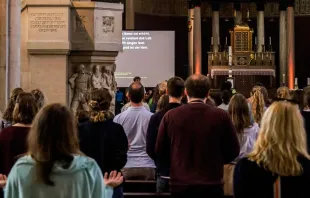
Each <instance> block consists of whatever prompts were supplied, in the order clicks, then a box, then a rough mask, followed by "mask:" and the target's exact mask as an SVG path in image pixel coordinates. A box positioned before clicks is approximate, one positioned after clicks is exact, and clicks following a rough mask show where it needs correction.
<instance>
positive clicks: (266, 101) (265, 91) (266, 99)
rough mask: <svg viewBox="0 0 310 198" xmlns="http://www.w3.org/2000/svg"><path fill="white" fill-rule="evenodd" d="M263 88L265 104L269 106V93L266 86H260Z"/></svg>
mask: <svg viewBox="0 0 310 198" xmlns="http://www.w3.org/2000/svg"><path fill="white" fill-rule="evenodd" d="M260 87H261V92H262V94H263V97H264V102H265V106H267V105H268V106H269V104H270V102H269V98H268V91H267V89H266V87H264V86H260Z"/></svg>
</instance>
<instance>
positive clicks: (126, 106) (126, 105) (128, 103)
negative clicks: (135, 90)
mask: <svg viewBox="0 0 310 198" xmlns="http://www.w3.org/2000/svg"><path fill="white" fill-rule="evenodd" d="M134 83H137V84H140V85H141V86H143V85H142V84H141V83H140V81H137V82H134ZM129 91H130V88H128V89H127V90H126V97H127V99H128V100H129V101H128V102H127V103H126V104H125V105H124V106H123V107H122V109H121V112H124V111H126V110H127V109H128V108H129V107H130V106H131V102H130V97H129ZM144 96H145V88H144V87H143V98H144ZM142 105H143V107H144V108H145V109H146V110H148V111H150V107H149V105H148V104H147V103H145V102H143V101H142Z"/></svg>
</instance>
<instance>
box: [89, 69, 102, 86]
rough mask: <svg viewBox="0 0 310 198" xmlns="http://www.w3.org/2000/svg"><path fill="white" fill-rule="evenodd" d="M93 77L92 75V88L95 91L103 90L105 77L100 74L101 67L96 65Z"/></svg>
mask: <svg viewBox="0 0 310 198" xmlns="http://www.w3.org/2000/svg"><path fill="white" fill-rule="evenodd" d="M93 71H94V72H93V75H92V86H93V88H94V89H101V88H103V82H104V81H103V75H102V73H101V72H100V66H99V65H95V66H94V69H93Z"/></svg>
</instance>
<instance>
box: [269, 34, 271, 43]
mask: <svg viewBox="0 0 310 198" xmlns="http://www.w3.org/2000/svg"><path fill="white" fill-rule="evenodd" d="M269 45H271V36H270V37H269Z"/></svg>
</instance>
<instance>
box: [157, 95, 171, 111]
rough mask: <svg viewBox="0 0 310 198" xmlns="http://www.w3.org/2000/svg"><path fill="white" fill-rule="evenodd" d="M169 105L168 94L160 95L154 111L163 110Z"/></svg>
mask: <svg viewBox="0 0 310 198" xmlns="http://www.w3.org/2000/svg"><path fill="white" fill-rule="evenodd" d="M168 105H169V95H168V94H165V95H162V96H161V97H160V99H159V101H158V104H157V109H156V112H159V111H162V110H164V109H165V108H166V107H167V106H168Z"/></svg>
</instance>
